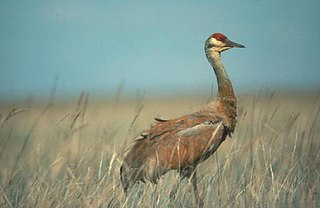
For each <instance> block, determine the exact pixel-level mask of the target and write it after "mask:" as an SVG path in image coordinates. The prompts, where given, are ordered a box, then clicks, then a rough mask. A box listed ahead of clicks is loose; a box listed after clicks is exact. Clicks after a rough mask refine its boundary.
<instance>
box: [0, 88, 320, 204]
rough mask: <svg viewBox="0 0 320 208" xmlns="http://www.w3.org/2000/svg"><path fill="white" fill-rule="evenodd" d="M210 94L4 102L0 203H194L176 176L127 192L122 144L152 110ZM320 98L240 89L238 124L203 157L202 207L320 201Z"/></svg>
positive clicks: (163, 113) (188, 104)
mask: <svg viewBox="0 0 320 208" xmlns="http://www.w3.org/2000/svg"><path fill="white" fill-rule="evenodd" d="M206 100H207V98H206V97H198V98H197V97H196V96H195V97H192V98H181V99H173V98H162V99H160V98H158V99H151V98H149V99H148V97H146V98H143V96H140V97H138V98H137V99H136V100H134V99H133V100H129V99H128V100H126V99H125V98H124V97H121V96H120V97H119V96H117V97H116V98H114V99H111V100H90V99H89V97H88V94H86V93H82V94H81V96H80V97H79V99H78V100H74V101H70V102H63V101H61V102H57V101H54V100H51V101H50V102H49V104H46V103H39V102H36V101H32V100H31V101H30V100H29V101H25V102H17V103H0V105H1V106H0V107H1V108H0V113H1V114H0V207H170V206H171V207H194V206H195V201H194V198H193V193H192V188H191V185H190V183H188V182H187V181H185V182H184V183H183V185H182V186H181V187H180V189H179V190H178V195H177V198H176V200H175V201H170V200H169V197H168V195H169V193H170V191H171V189H172V187H173V184H174V183H176V182H177V180H178V175H177V174H176V173H175V172H170V173H168V174H167V175H165V176H164V177H163V178H162V179H161V180H160V181H159V184H158V185H157V186H154V185H152V184H148V183H147V184H138V185H136V186H135V187H134V188H133V190H132V191H131V193H130V196H129V197H128V198H127V199H125V197H124V194H123V192H122V189H121V186H120V181H119V167H120V164H121V161H122V158H123V152H124V150H125V149H126V148H127V147H128V146H130V144H131V142H132V141H133V140H132V139H133V138H134V137H135V136H136V135H138V133H139V132H140V131H141V130H143V129H147V128H148V127H149V126H150V124H151V122H152V119H153V117H158V116H160V117H162V118H174V117H177V116H180V115H182V114H187V113H190V112H193V111H195V110H197V109H198V108H199V107H200V106H202V105H204V104H205V103H206ZM319 111H320V96H319V94H309V95H294V96H292V95H288V94H276V93H268V92H264V93H260V94H259V95H252V96H251V95H242V96H240V97H239V117H238V125H237V128H236V131H235V134H234V135H233V138H228V139H227V140H226V141H225V142H224V143H223V144H222V145H221V147H220V148H219V150H218V151H217V153H216V154H215V155H213V156H212V157H211V158H209V159H208V160H207V161H205V162H204V163H202V164H201V165H200V166H199V167H198V168H199V173H198V181H199V191H200V193H201V197H202V198H203V199H204V202H205V207H212V206H214V207H320V202H319V198H320V138H319V136H320V116H319Z"/></svg>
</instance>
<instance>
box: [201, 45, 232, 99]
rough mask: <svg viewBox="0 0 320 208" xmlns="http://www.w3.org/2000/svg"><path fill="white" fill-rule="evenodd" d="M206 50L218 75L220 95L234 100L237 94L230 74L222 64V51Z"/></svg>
mask: <svg viewBox="0 0 320 208" xmlns="http://www.w3.org/2000/svg"><path fill="white" fill-rule="evenodd" d="M205 52H206V56H207V59H208V61H209V63H210V64H211V66H212V68H213V70H214V72H215V74H216V77H217V82H218V96H220V97H221V98H223V99H232V100H234V99H235V95H234V92H233V87H232V84H231V81H230V79H229V76H228V74H227V72H226V70H225V69H224V67H223V65H222V62H221V56H220V52H218V51H215V50H212V49H208V48H206V49H205Z"/></svg>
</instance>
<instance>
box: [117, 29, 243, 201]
mask: <svg viewBox="0 0 320 208" xmlns="http://www.w3.org/2000/svg"><path fill="white" fill-rule="evenodd" d="M233 47H237V48H244V46H243V45H241V44H238V43H234V42H232V41H230V40H229V39H228V38H227V37H226V36H225V35H223V34H221V33H214V34H212V35H211V36H210V37H209V38H208V39H207V40H206V41H205V47H204V49H205V53H206V56H207V59H208V61H209V63H210V64H211V66H212V67H213V70H214V72H215V75H216V77H217V82H218V94H217V96H216V97H215V98H214V99H213V100H212V101H211V102H210V103H208V104H207V105H206V106H204V107H203V108H202V109H200V110H199V111H197V112H194V113H192V114H189V115H185V116H182V117H180V118H176V119H171V120H163V119H158V118H155V123H154V124H153V125H152V126H151V128H150V129H149V130H147V131H144V132H142V133H141V135H140V137H139V138H138V139H136V141H135V143H134V145H133V146H132V148H131V149H130V150H129V151H128V152H127V154H126V156H125V158H124V161H123V164H122V166H121V168H120V179H121V183H122V187H123V189H124V192H125V193H126V195H127V193H128V189H129V188H130V187H131V186H132V185H133V184H135V183H136V182H139V181H142V182H145V181H147V180H148V181H151V182H152V183H155V184H156V183H157V181H158V179H159V178H160V176H162V175H164V174H165V173H167V172H168V171H170V170H177V171H178V172H179V173H180V181H181V180H182V179H184V178H188V179H189V180H190V181H191V183H192V186H193V190H194V196H195V200H196V203H197V204H198V206H200V207H202V206H203V202H202V200H201V198H200V197H199V193H198V189H197V178H196V173H197V172H196V167H197V165H198V164H199V163H201V162H203V161H204V160H206V159H207V158H208V157H209V156H210V155H212V154H213V153H214V152H215V151H216V150H217V149H218V147H219V146H220V145H221V143H222V142H223V141H224V140H225V139H226V137H227V136H231V134H232V133H233V131H234V128H235V125H236V120H237V100H236V97H235V95H234V92H233V87H232V84H231V81H230V79H229V77H228V74H227V72H226V70H225V69H224V67H223V65H222V63H221V57H220V53H221V52H223V51H226V50H228V49H230V48H233ZM180 181H179V182H178V183H177V185H176V186H175V187H174V188H173V190H172V191H171V193H170V196H171V197H174V196H175V194H176V191H177V188H178V186H179V183H180Z"/></svg>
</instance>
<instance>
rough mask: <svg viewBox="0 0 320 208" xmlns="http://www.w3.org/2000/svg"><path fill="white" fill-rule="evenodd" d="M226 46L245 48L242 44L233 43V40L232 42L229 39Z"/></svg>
mask: <svg viewBox="0 0 320 208" xmlns="http://www.w3.org/2000/svg"><path fill="white" fill-rule="evenodd" d="M227 43H228V46H229V47H232V48H245V46H244V45H241V44H239V43H235V42H232V41H231V40H228V42H227Z"/></svg>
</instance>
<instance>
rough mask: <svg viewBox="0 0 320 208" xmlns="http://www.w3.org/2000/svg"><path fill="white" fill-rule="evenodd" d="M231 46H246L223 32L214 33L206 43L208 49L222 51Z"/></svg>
mask: <svg viewBox="0 0 320 208" xmlns="http://www.w3.org/2000/svg"><path fill="white" fill-rule="evenodd" d="M230 48H244V46H243V45H241V44H239V43H235V42H232V41H231V40H229V39H228V38H227V37H226V36H225V35H224V34H221V33H213V34H212V35H211V36H210V37H209V38H208V39H207V40H206V43H205V49H206V50H207V51H216V52H222V51H225V50H228V49H230Z"/></svg>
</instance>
